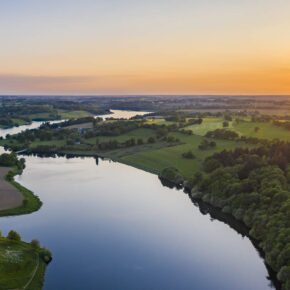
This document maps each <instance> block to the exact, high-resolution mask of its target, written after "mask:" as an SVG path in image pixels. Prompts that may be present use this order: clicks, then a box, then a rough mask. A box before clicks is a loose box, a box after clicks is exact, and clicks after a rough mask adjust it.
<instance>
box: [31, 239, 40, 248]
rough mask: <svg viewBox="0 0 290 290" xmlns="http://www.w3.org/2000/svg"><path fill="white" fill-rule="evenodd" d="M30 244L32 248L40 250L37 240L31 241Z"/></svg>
mask: <svg viewBox="0 0 290 290" xmlns="http://www.w3.org/2000/svg"><path fill="white" fill-rule="evenodd" d="M30 244H31V245H32V246H33V247H34V248H40V242H39V240H36V239H33V240H32V241H31V242H30Z"/></svg>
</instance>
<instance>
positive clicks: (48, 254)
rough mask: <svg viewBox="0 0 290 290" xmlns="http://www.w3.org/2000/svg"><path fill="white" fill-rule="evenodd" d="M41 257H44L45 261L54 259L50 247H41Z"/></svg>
mask: <svg viewBox="0 0 290 290" xmlns="http://www.w3.org/2000/svg"><path fill="white" fill-rule="evenodd" d="M40 256H41V258H42V259H43V261H44V262H45V263H49V262H50V261H51V259H52V253H51V251H50V250H49V249H47V248H45V247H44V248H42V249H41V254H40Z"/></svg>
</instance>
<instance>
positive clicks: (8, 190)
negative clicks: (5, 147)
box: [0, 167, 22, 210]
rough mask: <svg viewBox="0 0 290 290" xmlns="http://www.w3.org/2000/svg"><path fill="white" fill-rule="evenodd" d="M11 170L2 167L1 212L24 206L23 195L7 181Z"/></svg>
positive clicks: (0, 186)
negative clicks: (6, 178)
mask: <svg viewBox="0 0 290 290" xmlns="http://www.w3.org/2000/svg"><path fill="white" fill-rule="evenodd" d="M9 170H10V168H8V167H0V210H4V209H10V208H14V207H18V206H20V205H21V204H22V195H21V193H20V192H19V191H18V190H17V189H16V188H15V187H14V186H12V185H11V184H10V183H9V182H7V181H6V180H5V176H6V174H7V173H8V171H9Z"/></svg>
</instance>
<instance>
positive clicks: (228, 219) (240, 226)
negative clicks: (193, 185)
mask: <svg viewBox="0 0 290 290" xmlns="http://www.w3.org/2000/svg"><path fill="white" fill-rule="evenodd" d="M159 180H160V182H161V184H162V185H163V186H165V187H169V188H171V189H173V188H176V189H178V190H181V189H183V192H184V193H185V194H187V195H188V197H189V198H190V200H191V202H192V203H193V204H194V205H195V206H196V207H197V208H198V209H199V211H200V213H201V214H202V215H209V216H210V218H211V220H218V221H220V222H223V223H224V224H226V225H228V226H229V227H230V228H232V229H233V230H235V231H236V232H237V233H238V234H240V235H241V236H242V237H247V238H248V239H249V240H250V241H251V242H252V244H253V246H254V247H255V249H256V250H257V252H258V254H259V256H260V257H261V258H262V259H263V260H264V264H265V266H266V268H267V271H268V274H269V276H268V277H267V279H268V280H269V286H270V287H271V288H275V289H277V290H280V289H281V283H280V282H279V281H278V279H277V277H276V273H275V272H274V271H273V270H272V269H271V268H270V267H269V266H268V265H267V264H266V263H265V253H264V252H263V250H262V249H261V248H260V247H259V244H258V242H257V241H256V240H255V239H253V238H252V237H250V235H249V228H248V227H247V226H246V225H245V224H244V223H243V222H241V221H238V220H237V219H235V218H234V217H233V216H232V215H230V214H227V213H223V212H222V211H221V210H220V209H219V208H217V207H214V206H212V205H210V204H208V203H206V202H204V201H202V200H201V199H195V198H193V197H192V196H191V195H190V194H189V192H188V191H186V190H185V189H184V188H183V187H182V186H176V184H174V183H172V182H169V181H167V180H165V179H163V178H160V177H159Z"/></svg>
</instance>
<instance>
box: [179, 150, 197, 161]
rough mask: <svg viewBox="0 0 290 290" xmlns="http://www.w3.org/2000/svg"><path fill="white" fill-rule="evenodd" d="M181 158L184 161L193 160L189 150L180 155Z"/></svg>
mask: <svg viewBox="0 0 290 290" xmlns="http://www.w3.org/2000/svg"><path fill="white" fill-rule="evenodd" d="M182 157H183V158H186V159H194V158H195V155H194V154H193V153H192V151H191V150H189V151H187V152H184V153H182Z"/></svg>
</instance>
